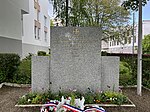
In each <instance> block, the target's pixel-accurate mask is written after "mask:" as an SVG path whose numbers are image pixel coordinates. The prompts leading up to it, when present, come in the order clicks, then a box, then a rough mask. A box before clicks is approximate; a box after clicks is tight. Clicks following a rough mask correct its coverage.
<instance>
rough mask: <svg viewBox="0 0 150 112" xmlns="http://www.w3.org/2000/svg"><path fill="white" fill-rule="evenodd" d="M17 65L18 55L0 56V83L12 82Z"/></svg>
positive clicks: (18, 61)
mask: <svg viewBox="0 0 150 112" xmlns="http://www.w3.org/2000/svg"><path fill="white" fill-rule="evenodd" d="M19 64H20V57H19V55H17V54H0V83H2V82H13V77H14V76H15V74H16V72H17V70H18V66H19Z"/></svg>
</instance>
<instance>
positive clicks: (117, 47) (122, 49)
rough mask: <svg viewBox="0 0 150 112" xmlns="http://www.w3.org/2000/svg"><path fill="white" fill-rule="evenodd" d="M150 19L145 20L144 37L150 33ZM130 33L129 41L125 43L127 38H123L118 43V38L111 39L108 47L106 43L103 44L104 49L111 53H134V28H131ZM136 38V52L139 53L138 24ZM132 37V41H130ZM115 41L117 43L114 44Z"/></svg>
mask: <svg viewBox="0 0 150 112" xmlns="http://www.w3.org/2000/svg"><path fill="white" fill-rule="evenodd" d="M149 29H150V20H143V30H142V31H143V37H142V38H143V39H144V35H148V34H150V30H149ZM130 32H131V33H130V35H129V36H126V37H127V43H125V40H122V43H123V44H121V43H119V44H116V42H114V41H116V40H110V41H109V42H108V43H107V44H108V48H106V47H107V46H106V45H105V46H104V47H103V46H102V49H103V50H104V49H107V52H109V53H133V35H132V29H130ZM134 35H135V37H134V38H135V39H134V53H137V46H138V25H136V26H135V32H134ZM129 39H130V41H129ZM114 43H115V44H114Z"/></svg>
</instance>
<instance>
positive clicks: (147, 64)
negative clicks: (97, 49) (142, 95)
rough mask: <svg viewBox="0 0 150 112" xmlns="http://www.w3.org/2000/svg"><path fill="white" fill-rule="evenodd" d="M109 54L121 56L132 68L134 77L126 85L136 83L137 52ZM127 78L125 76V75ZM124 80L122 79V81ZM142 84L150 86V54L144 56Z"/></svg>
mask: <svg viewBox="0 0 150 112" xmlns="http://www.w3.org/2000/svg"><path fill="white" fill-rule="evenodd" d="M107 55H108V56H119V57H120V61H122V62H126V63H128V65H129V68H131V71H132V78H131V80H129V81H128V82H127V83H126V84H124V85H136V82H137V54H134V55H132V54H119V53H118V54H116V53H115V54H113V53H107ZM124 78H125V77H124ZM120 82H122V81H120ZM142 84H143V85H144V86H146V87H149V88H150V55H143V56H142Z"/></svg>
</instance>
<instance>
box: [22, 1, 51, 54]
mask: <svg viewBox="0 0 150 112" xmlns="http://www.w3.org/2000/svg"><path fill="white" fill-rule="evenodd" d="M48 7H49V1H48V0H30V1H29V8H30V9H29V12H30V14H28V15H24V16H23V19H24V20H23V26H24V27H23V28H24V29H23V33H22V34H23V35H22V43H23V44H22V49H23V52H22V55H23V57H25V56H27V55H28V53H32V54H36V53H37V52H38V51H46V52H48V51H49V48H50V17H49V15H48ZM31 48H32V49H31Z"/></svg>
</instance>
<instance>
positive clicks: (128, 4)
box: [122, 0, 149, 10]
mask: <svg viewBox="0 0 150 112" xmlns="http://www.w3.org/2000/svg"><path fill="white" fill-rule="evenodd" d="M147 1H149V0H142V5H143V6H144V5H146V4H147ZM122 6H124V7H125V9H127V10H129V9H131V10H138V7H139V0H126V1H124V2H123V4H122Z"/></svg>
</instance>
